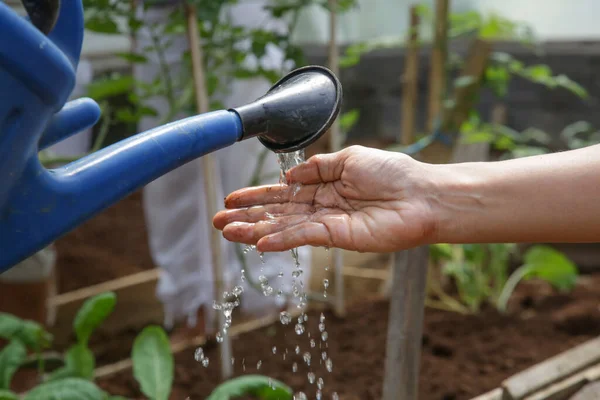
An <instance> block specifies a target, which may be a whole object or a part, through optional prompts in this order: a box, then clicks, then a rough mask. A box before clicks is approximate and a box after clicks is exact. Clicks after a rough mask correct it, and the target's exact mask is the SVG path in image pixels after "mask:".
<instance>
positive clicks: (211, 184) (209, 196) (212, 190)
mask: <svg viewBox="0 0 600 400" xmlns="http://www.w3.org/2000/svg"><path fill="white" fill-rule="evenodd" d="M185 11H186V16H187V33H188V39H189V43H190V51H191V55H192V70H193V76H194V85H195V90H196V107H197V110H198V113H199V114H203V113H206V112H208V111H209V110H210V107H209V103H208V95H207V93H206V78H205V76H204V61H203V54H202V45H201V43H200V34H199V32H198V19H197V16H196V8H195V7H194V5H192V4H190V3H187V2H186V5H185ZM202 167H203V168H202V169H203V172H204V191H205V193H206V211H207V213H208V218H209V221H210V220H212V218H213V216H214V215H215V214H216V213H217V211H218V207H217V199H216V193H217V188H216V185H215V172H216V168H215V160H214V156H213V155H211V154H207V155H205V156H203V157H202ZM209 229H210V231H211V236H210V239H211V240H210V244H211V253H212V264H213V279H214V290H215V296H219V295H220V294H221V293H223V289H224V284H223V276H224V275H223V255H222V254H221V234H220V233H219V231H217V230H216V229H215V228H213V227H212V226H210V228H209ZM216 319H217V327H221V326H223V324H224V322H225V317H224V315H223V313H221V312H218V313H217V318H216ZM219 348H220V351H221V377H222V378H223V379H228V378H230V377H231V376H233V367H232V366H231V363H230V362H229V360H230V359H231V352H232V350H231V341H230V340H229V335H224V340H223V342H222V343H221V344H220V347H219Z"/></svg>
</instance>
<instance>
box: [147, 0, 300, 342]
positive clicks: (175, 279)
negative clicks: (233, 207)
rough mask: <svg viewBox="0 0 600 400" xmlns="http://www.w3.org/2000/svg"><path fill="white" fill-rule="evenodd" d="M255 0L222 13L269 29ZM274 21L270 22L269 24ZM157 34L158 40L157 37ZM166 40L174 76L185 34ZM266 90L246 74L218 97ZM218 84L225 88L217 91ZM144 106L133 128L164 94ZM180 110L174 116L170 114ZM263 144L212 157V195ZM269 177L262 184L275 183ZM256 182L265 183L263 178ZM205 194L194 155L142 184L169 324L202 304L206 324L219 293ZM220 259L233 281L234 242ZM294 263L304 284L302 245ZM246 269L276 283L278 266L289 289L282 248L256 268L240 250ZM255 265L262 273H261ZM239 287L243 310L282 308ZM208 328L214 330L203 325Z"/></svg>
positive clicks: (274, 55) (232, 99)
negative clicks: (215, 184)
mask: <svg viewBox="0 0 600 400" xmlns="http://www.w3.org/2000/svg"><path fill="white" fill-rule="evenodd" d="M263 4H264V2H262V1H253V2H248V3H243V4H241V5H237V6H234V8H232V9H230V10H229V15H228V17H230V20H231V21H232V22H233V23H237V24H241V25H245V26H262V27H264V26H269V25H268V24H269V21H267V20H265V18H266V15H265V13H264V11H263V10H262V5H263ZM167 15H168V11H167V10H165V9H164V8H156V9H150V10H149V11H147V12H146V13H145V15H143V18H144V20H145V21H146V23H156V22H160V21H161V20H163V19H164V18H166V16H167ZM276 28H277V26H276V25H273V29H276ZM163 39H166V38H164V37H163ZM168 40H170V41H172V42H171V43H172V44H171V46H170V48H169V49H168V51H167V53H166V59H167V60H168V63H169V72H170V73H171V74H172V75H173V76H177V75H178V74H179V72H180V64H179V63H180V59H181V54H182V52H183V51H184V50H185V49H186V48H187V46H188V43H187V39H186V37H185V36H178V37H174V38H169V39H168ZM150 43H151V40H150V37H149V34H148V32H147V31H145V30H142V32H141V34H140V35H139V36H138V37H137V46H138V47H139V48H144V47H146V46H148V45H150ZM150 59H151V60H153V62H152V63H149V64H145V65H139V66H137V67H136V68H135V74H136V77H137V79H142V80H145V81H152V80H153V79H154V77H155V76H156V74H157V73H159V66H158V65H157V63H156V61H157V58H156V56H155V55H154V56H151V57H150ZM281 60H282V54H281V51H280V50H279V49H276V48H270V49H269V51H268V53H267V55H266V56H265V57H264V59H261V60H256V59H254V60H252V59H250V60H248V62H262V63H271V64H273V63H278V64H279V65H281ZM269 87H270V83H269V82H267V81H266V80H263V79H252V80H243V81H235V82H232V83H231V85H230V87H229V88H227V89H228V90H222V93H221V95H220V97H221V99H222V100H223V102H224V103H225V106H226V107H235V106H238V105H242V104H245V103H248V102H251V101H253V100H255V99H256V98H258V97H260V96H262V95H263V94H264V93H265V92H266V91H267V90H268V89H269ZM222 89H225V88H222ZM149 104H150V105H151V106H152V107H154V108H156V109H157V110H159V112H160V115H159V116H158V117H156V118H144V119H143V120H142V121H141V124H140V126H139V129H140V130H147V129H150V128H153V127H154V126H156V125H157V124H158V123H159V121H161V119H162V118H164V115H166V112H167V103H166V101H165V99H164V98H154V99H151V100H150V101H149ZM181 117H184V115H180V116H178V118H181ZM262 149H263V147H262V145H261V144H260V142H258V140H256V139H251V140H247V141H244V142H240V143H237V144H235V145H233V146H231V147H229V148H226V149H223V150H220V151H218V152H216V153H214V154H215V158H216V160H217V163H218V168H217V175H218V176H216V177H215V178H216V182H218V183H219V186H220V187H219V193H218V194H217V195H218V196H219V197H218V198H224V196H225V195H226V194H227V193H229V192H231V191H233V190H235V189H239V188H242V187H245V186H247V185H248V182H249V180H250V177H251V175H252V172H253V170H254V166H255V163H256V161H257V156H258V154H259V153H260V151H261V150H262ZM278 171H279V166H278V164H277V161H276V157H275V155H274V154H269V155H268V159H267V162H266V163H265V168H264V170H263V174H264V175H269V174H270V175H275V176H277V174H278ZM277 179H278V178H277V177H274V178H272V179H271V180H270V182H276V181H277ZM263 183H267V182H266V181H265V182H263ZM204 204H205V192H204V179H203V174H202V162H201V160H196V161H192V162H190V163H188V164H186V165H185V166H183V167H181V168H178V169H177V170H175V171H173V172H171V173H169V174H167V175H165V176H163V177H161V178H159V179H157V180H155V181H154V182H152V183H150V184H149V185H147V186H146V188H145V189H144V208H145V214H146V221H147V225H148V231H149V237H150V247H151V251H152V256H153V258H154V260H155V262H156V264H157V265H158V266H159V267H160V268H161V276H160V281H159V285H158V289H157V296H158V297H159V298H160V300H161V301H162V302H163V304H164V306H165V312H166V319H165V325H166V326H167V327H170V326H172V325H173V324H174V323H175V322H176V321H178V320H181V319H183V318H187V321H188V323H189V324H190V325H194V324H195V316H196V313H197V310H198V308H199V307H205V312H206V313H207V316H208V318H207V322H209V323H210V321H213V320H214V319H213V318H212V315H213V312H214V311H213V310H212V303H213V300H220V299H221V295H222V294H220V293H218V294H215V293H214V290H213V276H212V275H213V273H212V265H211V262H212V257H211V248H210V230H211V229H213V228H212V216H209V215H207V212H206V210H205V208H204V206H203V205H204ZM221 244H222V249H223V254H224V261H225V265H226V271H225V281H226V282H227V283H228V286H229V287H230V288H231V287H233V285H236V284H239V283H240V270H241V266H240V262H239V259H238V257H237V255H236V253H235V247H234V246H235V244H233V243H229V242H227V241H226V240H225V239H223V241H222V243H221ZM300 250H301V251H300V262H301V263H302V265H303V266H304V267H305V271H306V272H305V275H304V278H305V281H306V280H308V279H309V273H308V272H309V271H308V270H309V267H310V265H309V264H310V249H309V248H303V249H300ZM246 260H247V264H248V269H247V273H249V274H252V276H253V277H254V279H255V280H258V276H259V275H260V274H261V273H262V274H264V275H266V276H268V277H272V279H271V282H272V283H273V285H274V288H275V289H276V290H277V289H278V288H279V279H282V278H277V277H276V275H277V273H278V272H279V270H280V268H284V269H286V270H287V272H286V274H285V277H286V278H283V279H284V280H285V281H286V282H285V288H286V290H287V291H290V290H291V288H290V286H291V285H290V279H291V268H292V267H293V261H292V258H291V255H290V254H289V253H287V252H285V253H276V254H267V255H265V265H264V266H262V264H261V262H260V259H259V257H258V255H257V254H256V253H255V252H250V253H249V254H247V255H246ZM261 270H262V271H261ZM243 286H245V292H244V294H243V295H242V308H243V310H244V311H245V312H248V313H254V314H261V313H265V312H268V311H269V310H270V309H273V308H275V307H281V306H282V305H283V302H284V300H283V297H282V298H277V297H264V296H263V294H262V293H259V292H257V291H255V290H254V289H252V288H250V287H249V285H248V283H247V282H246V283H244V284H243ZM207 329H208V330H209V331H210V330H212V329H214V327H212V326H210V325H209V326H207Z"/></svg>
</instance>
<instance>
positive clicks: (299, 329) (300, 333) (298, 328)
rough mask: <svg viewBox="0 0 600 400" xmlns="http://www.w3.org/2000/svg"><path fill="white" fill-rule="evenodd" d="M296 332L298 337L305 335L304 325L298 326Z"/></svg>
mask: <svg viewBox="0 0 600 400" xmlns="http://www.w3.org/2000/svg"><path fill="white" fill-rule="evenodd" d="M294 330H295V331H296V335H302V334H303V333H304V325H302V324H296V327H295V328H294Z"/></svg>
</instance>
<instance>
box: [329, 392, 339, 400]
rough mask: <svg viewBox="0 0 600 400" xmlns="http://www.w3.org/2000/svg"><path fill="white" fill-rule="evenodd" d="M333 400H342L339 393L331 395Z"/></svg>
mask: <svg viewBox="0 0 600 400" xmlns="http://www.w3.org/2000/svg"><path fill="white" fill-rule="evenodd" d="M331 400H340V396H339V395H338V394H337V392H333V393H332V394H331Z"/></svg>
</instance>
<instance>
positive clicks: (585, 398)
mask: <svg viewBox="0 0 600 400" xmlns="http://www.w3.org/2000/svg"><path fill="white" fill-rule="evenodd" d="M598 399H600V382H594V383H589V384H587V385H585V386H584V387H583V389H581V390H580V391H578V392H577V393H576V394H575V395H574V396H573V397H571V399H570V400H598Z"/></svg>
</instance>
